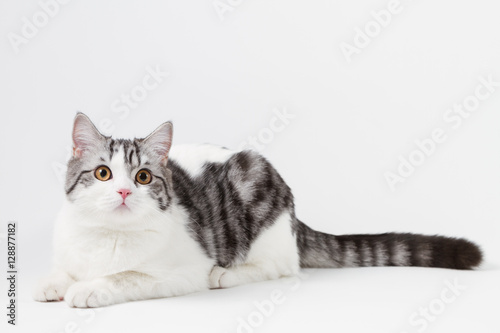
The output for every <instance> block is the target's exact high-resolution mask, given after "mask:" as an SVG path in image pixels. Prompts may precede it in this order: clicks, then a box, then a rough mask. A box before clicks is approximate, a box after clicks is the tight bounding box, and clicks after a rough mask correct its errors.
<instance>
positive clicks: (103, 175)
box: [95, 165, 111, 182]
mask: <svg viewBox="0 0 500 333" xmlns="http://www.w3.org/2000/svg"><path fill="white" fill-rule="evenodd" d="M95 178H97V179H99V180H100V181H103V182H105V181H106V180H109V179H110V178H111V170H109V168H108V167H107V166H105V165H101V166H100V167H98V168H97V169H96V170H95Z"/></svg>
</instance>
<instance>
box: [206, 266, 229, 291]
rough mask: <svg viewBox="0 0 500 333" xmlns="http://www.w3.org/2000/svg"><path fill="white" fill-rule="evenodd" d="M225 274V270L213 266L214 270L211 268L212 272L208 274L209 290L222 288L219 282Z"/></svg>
mask: <svg viewBox="0 0 500 333" xmlns="http://www.w3.org/2000/svg"><path fill="white" fill-rule="evenodd" d="M226 272H227V269H225V268H223V267H220V266H214V268H212V271H211V272H210V275H209V277H208V281H209V284H210V289H218V288H224V287H223V286H222V285H221V283H220V282H221V278H222V276H223V275H224V274H225V273H226Z"/></svg>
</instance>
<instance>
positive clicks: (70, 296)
mask: <svg viewBox="0 0 500 333" xmlns="http://www.w3.org/2000/svg"><path fill="white" fill-rule="evenodd" d="M113 298H114V297H113V294H112V293H111V289H110V288H109V286H108V284H107V283H106V281H105V280H104V279H96V280H91V281H80V282H77V283H75V284H73V285H72V286H71V287H69V289H68V291H67V292H66V295H64V300H65V301H66V303H67V304H68V305H69V306H71V307H73V308H98V307H101V306H107V305H111V304H115V303H116V302H115V301H114V300H113Z"/></svg>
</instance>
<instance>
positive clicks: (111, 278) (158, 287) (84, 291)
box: [64, 271, 208, 308]
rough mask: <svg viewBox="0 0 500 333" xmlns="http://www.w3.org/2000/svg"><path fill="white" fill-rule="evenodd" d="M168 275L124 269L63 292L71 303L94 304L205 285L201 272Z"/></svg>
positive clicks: (189, 290) (166, 294)
mask: <svg viewBox="0 0 500 333" xmlns="http://www.w3.org/2000/svg"><path fill="white" fill-rule="evenodd" d="M193 273H194V274H192V275H191V274H189V275H187V274H186V275H185V276H181V275H176V276H169V277H167V278H165V279H163V280H162V279H159V278H157V277H153V276H151V275H148V274H144V273H139V272H133V271H126V272H121V273H117V274H113V275H108V276H105V277H102V278H97V279H93V280H89V281H80V282H76V283H75V284H73V285H72V286H71V287H70V288H69V289H68V291H67V293H66V295H65V296H64V300H65V301H66V302H67V303H68V305H69V306H71V307H77V308H94V307H101V306H107V305H112V304H117V303H123V302H128V301H137V300H144V299H152V298H162V297H170V296H177V295H183V294H188V293H192V292H195V291H200V290H204V289H205V290H206V289H208V281H207V278H206V272H205V274H202V273H200V274H197V273H198V272H194V271H193Z"/></svg>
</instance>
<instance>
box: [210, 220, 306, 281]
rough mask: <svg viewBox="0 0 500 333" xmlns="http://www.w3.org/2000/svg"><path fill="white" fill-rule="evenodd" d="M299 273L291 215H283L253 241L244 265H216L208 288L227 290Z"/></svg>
mask: <svg viewBox="0 0 500 333" xmlns="http://www.w3.org/2000/svg"><path fill="white" fill-rule="evenodd" d="M298 272H299V254H298V248H297V241H296V238H295V236H294V235H293V234H292V229H291V217H290V214H289V213H288V212H286V213H283V214H282V215H281V216H280V217H279V218H278V219H277V220H276V222H275V223H274V224H273V225H272V226H271V227H269V228H268V229H266V230H264V231H263V232H262V234H261V235H260V236H259V237H258V238H257V239H256V240H255V241H254V242H253V244H252V245H251V247H250V251H249V252H248V255H247V258H246V260H245V262H244V263H243V264H241V265H237V266H232V267H228V268H223V267H219V266H215V267H214V268H213V269H212V271H211V273H210V277H209V282H210V288H229V287H234V286H238V285H241V284H246V283H250V282H258V281H264V280H272V279H278V278H280V277H284V276H291V275H295V274H297V273H298Z"/></svg>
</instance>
